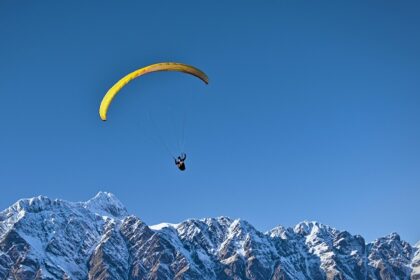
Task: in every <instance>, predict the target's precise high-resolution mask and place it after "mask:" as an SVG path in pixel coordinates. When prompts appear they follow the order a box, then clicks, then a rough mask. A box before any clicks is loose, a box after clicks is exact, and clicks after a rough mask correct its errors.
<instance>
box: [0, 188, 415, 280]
mask: <svg viewBox="0 0 420 280" xmlns="http://www.w3.org/2000/svg"><path fill="white" fill-rule="evenodd" d="M419 247H420V246H414V247H413V246H411V245H410V244H409V243H407V242H405V241H403V240H401V237H400V236H399V235H398V234H396V233H391V234H390V235H388V236H385V237H382V238H378V239H377V240H375V241H373V242H372V243H368V244H366V243H365V240H364V239H363V238H362V237H361V236H359V235H352V234H350V233H349V232H347V231H340V230H337V229H334V228H331V227H329V226H326V225H323V224H321V223H318V222H315V221H304V222H301V223H299V224H298V225H296V226H295V227H288V228H286V227H283V226H278V227H275V228H274V229H272V230H270V231H268V232H266V233H262V232H260V231H258V230H257V229H255V228H254V227H253V226H252V225H251V224H250V223H248V222H247V221H245V220H242V219H231V218H229V217H223V216H222V217H217V218H205V219H189V220H186V221H184V222H181V223H177V224H170V223H161V224H158V225H154V226H150V227H149V226H147V225H146V224H145V223H144V222H142V221H141V220H140V219H139V218H137V217H135V216H132V215H128V213H127V210H126V209H125V207H124V205H123V204H122V203H121V202H120V201H119V200H118V199H117V198H116V197H115V196H114V195H113V194H111V193H107V192H99V193H98V194H97V195H96V196H95V197H93V198H92V199H90V200H88V201H86V202H67V201H64V200H58V199H55V200H51V199H49V198H47V197H43V196H38V197H35V198H30V199H22V200H19V201H18V202H16V203H15V204H13V205H12V206H11V207H9V208H7V209H6V210H4V211H2V212H0V279H5V280H12V279H13V280H14V279H49V280H53V279H98V280H100V279H103V280H105V279H116V280H118V279H125V280H134V279H409V278H411V279H420V257H419V256H420V253H419V252H420V248H419Z"/></svg>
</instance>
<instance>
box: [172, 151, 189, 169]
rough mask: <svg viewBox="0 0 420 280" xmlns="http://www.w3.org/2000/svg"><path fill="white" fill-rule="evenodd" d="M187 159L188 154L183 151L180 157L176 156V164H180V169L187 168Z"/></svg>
mask: <svg viewBox="0 0 420 280" xmlns="http://www.w3.org/2000/svg"><path fill="white" fill-rule="evenodd" d="M186 159H187V155H186V154H185V153H182V154H181V155H180V156H178V158H174V160H175V165H176V166H178V169H179V170H181V171H184V170H185V160H186Z"/></svg>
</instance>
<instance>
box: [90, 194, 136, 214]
mask: <svg viewBox="0 0 420 280" xmlns="http://www.w3.org/2000/svg"><path fill="white" fill-rule="evenodd" d="M83 204H84V206H85V207H86V208H88V209H89V210H90V211H92V212H94V213H96V214H99V215H103V216H108V215H112V216H114V217H122V216H127V215H128V213H127V209H126V208H125V206H124V205H123V204H122V203H121V201H120V200H119V199H118V198H116V197H115V195H113V194H112V193H109V192H102V191H100V192H98V193H97V194H96V195H95V196H94V197H93V198H91V199H89V200H88V201H86V202H84V203H83Z"/></svg>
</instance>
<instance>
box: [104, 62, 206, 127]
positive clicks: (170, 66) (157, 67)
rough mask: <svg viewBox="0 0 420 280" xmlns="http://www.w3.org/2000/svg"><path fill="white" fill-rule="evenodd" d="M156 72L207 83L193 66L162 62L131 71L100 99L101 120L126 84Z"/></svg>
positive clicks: (200, 72) (202, 73)
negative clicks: (196, 79) (186, 76)
mask: <svg viewBox="0 0 420 280" xmlns="http://www.w3.org/2000/svg"><path fill="white" fill-rule="evenodd" d="M158 71H178V72H182V73H186V74H190V75H193V76H196V77H197V78H199V79H201V80H202V81H203V82H204V83H206V84H208V83H209V79H208V77H207V75H206V74H205V73H204V72H203V71H201V70H199V69H197V68H195V67H193V66H190V65H187V64H183V63H176V62H163V63H156V64H152V65H149V66H146V67H143V68H141V69H138V70H136V71H133V72H131V73H130V74H128V75H126V76H124V77H123V78H122V79H120V80H119V81H118V82H117V83H116V84H114V85H113V86H112V87H111V88H110V89H109V90H108V92H107V93H106V94H105V96H104V98H103V99H102V102H101V106H100V107H99V115H100V117H101V120H103V121H106V120H107V112H108V108H109V106H110V105H111V103H112V100H113V99H114V97H115V96H116V95H117V94H118V92H119V91H120V90H121V89H122V88H123V87H124V86H125V85H126V84H128V83H129V82H131V81H132V80H134V79H135V78H137V77H140V76H142V75H145V74H148V73H152V72H158Z"/></svg>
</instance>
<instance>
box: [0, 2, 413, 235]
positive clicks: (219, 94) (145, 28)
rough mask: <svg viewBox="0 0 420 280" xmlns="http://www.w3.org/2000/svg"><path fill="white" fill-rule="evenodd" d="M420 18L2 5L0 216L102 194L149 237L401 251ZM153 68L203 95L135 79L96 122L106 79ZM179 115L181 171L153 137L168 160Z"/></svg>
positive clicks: (350, 5)
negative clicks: (208, 236)
mask: <svg viewBox="0 0 420 280" xmlns="http://www.w3.org/2000/svg"><path fill="white" fill-rule="evenodd" d="M419 14H420V2H419V1H335V0H331V1H316V2H314V1H291V0H284V1H248V0H233V1H182V0H181V1H124V3H123V2H121V1H8V0H2V1H1V2H0V97H1V102H0V133H1V134H0V190H1V191H0V208H1V209H3V208H6V207H7V206H9V205H10V204H12V203H14V202H15V201H16V200H17V199H19V198H22V197H32V196H36V195H46V196H49V197H52V198H62V199H65V200H70V201H80V200H87V199H89V198H90V197H92V196H94V195H95V194H96V193H97V192H98V191H100V190H104V191H109V192H112V193H114V194H115V195H116V196H117V197H118V198H119V199H120V200H121V201H122V202H123V203H124V204H125V205H126V206H127V208H128V210H129V211H130V212H131V213H133V214H135V215H137V216H139V217H140V218H141V219H143V220H144V221H145V222H146V223H148V224H155V223H160V222H180V221H182V220H185V219H187V218H203V217H214V216H221V215H225V216H230V217H233V218H239V217H240V218H243V219H245V220H248V221H249V222H251V223H252V224H254V225H255V226H256V227H257V228H258V229H260V230H263V231H265V230H268V229H270V228H272V227H274V226H276V225H279V224H281V225H284V226H293V225H295V224H296V223H298V222H300V221H302V220H317V221H319V222H322V223H325V224H328V225H331V226H333V227H336V228H338V229H342V230H344V229H346V230H348V231H350V232H351V233H352V234H361V235H363V236H364V237H366V239H367V241H371V240H373V239H374V238H377V237H380V236H383V235H386V234H388V233H390V232H393V231H396V232H398V233H400V234H401V236H402V238H403V239H405V240H408V241H410V242H412V243H414V242H416V241H417V240H419V239H420V223H419V222H418V221H419V206H418V205H419V198H420V109H419V108H420V32H419V29H420V17H419ZM162 61H179V62H184V63H188V64H191V65H194V66H196V67H198V68H200V69H202V70H204V71H205V72H206V73H207V74H208V76H209V77H210V84H209V85H208V86H205V85H204V84H203V83H202V82H201V81H199V80H198V79H196V78H194V77H190V76H187V75H182V74H179V73H155V74H151V75H148V76H145V77H142V78H139V79H137V80H135V81H134V82H132V83H131V84H129V85H128V86H127V87H125V88H124V89H123V91H122V92H121V93H120V95H119V96H118V97H117V98H116V99H115V102H114V103H113V104H112V106H111V108H110V111H109V121H107V122H102V121H101V120H100V119H99V116H98V107H99V103H100V101H101V99H102V97H103V95H104V94H105V92H106V91H107V90H108V88H109V87H111V86H112V84H113V83H114V82H116V81H117V80H118V79H119V78H120V77H122V76H123V75H125V74H127V73H128V72H130V71H133V70H135V69H137V68H140V67H142V66H145V65H148V64H151V63H155V62H162ZM184 112H185V116H186V117H187V118H186V126H185V128H186V129H185V139H186V142H185V144H186V145H185V151H186V152H187V154H188V160H187V171H186V172H184V173H182V172H180V171H178V170H177V169H176V167H175V166H174V164H173V160H172V159H171V157H170V156H169V154H168V153H167V151H166V149H165V148H164V145H163V144H162V142H161V141H160V140H164V141H166V142H167V144H168V145H169V146H171V148H172V149H174V148H173V147H176V145H175V142H176V139H177V137H178V138H180V136H176V135H180V134H177V133H180V127H182V125H180V123H183V121H182V120H183V116H184ZM181 116H182V117H181ZM152 123H155V125H152ZM177 125H178V128H177ZM157 136H159V137H157ZM173 152H179V151H177V150H176V149H174V150H173Z"/></svg>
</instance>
